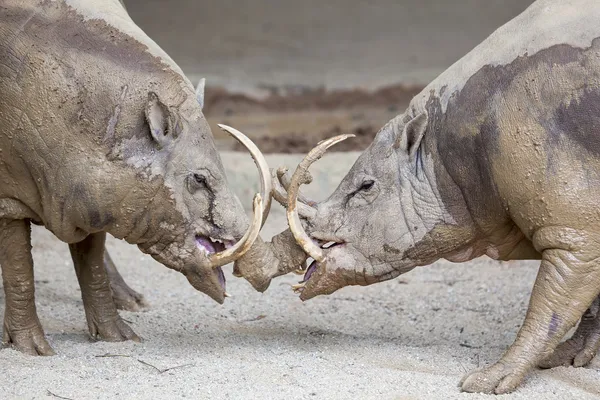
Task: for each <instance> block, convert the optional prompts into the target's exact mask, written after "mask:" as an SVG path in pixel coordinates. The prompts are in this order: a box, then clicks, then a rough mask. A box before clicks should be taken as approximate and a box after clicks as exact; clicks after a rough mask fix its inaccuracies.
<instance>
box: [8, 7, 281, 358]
mask: <svg viewBox="0 0 600 400" xmlns="http://www.w3.org/2000/svg"><path fill="white" fill-rule="evenodd" d="M0 60H1V62H0V265H1V268H2V278H3V286H4V292H5V295H6V296H5V303H6V304H5V307H6V308H5V313H4V323H3V342H4V343H5V344H8V345H12V346H14V347H15V348H17V349H19V350H21V351H24V352H26V353H29V354H41V355H49V354H53V350H52V348H51V347H50V345H49V343H48V342H47V339H46V338H45V335H44V332H43V329H42V326H41V324H40V321H39V319H38V316H37V313H36V307H35V298H34V279H33V260H32V257H31V223H34V224H40V225H44V226H45V227H46V228H47V229H49V230H50V231H52V232H53V233H54V234H55V235H56V236H57V237H58V238H59V239H60V240H62V241H63V242H66V243H68V244H69V249H70V251H71V255H72V258H73V262H74V265H75V271H76V276H77V279H78V281H79V284H80V287H81V292H82V298H83V304H84V309H85V314H86V318H87V322H88V327H89V332H90V334H91V336H92V337H93V338H99V339H103V340H111V341H119V340H126V339H134V340H138V339H139V338H138V336H137V335H136V334H135V333H134V332H133V331H132V330H131V328H130V327H129V326H128V325H127V323H126V322H125V321H123V320H122V319H121V318H120V317H119V314H118V312H117V306H118V307H119V308H127V309H137V308H139V307H141V306H143V305H144V303H143V299H142V298H141V296H140V295H138V294H137V293H135V292H134V291H132V290H131V289H130V288H129V287H128V286H127V285H126V284H125V282H124V281H123V279H122V277H121V276H120V274H119V272H118V270H117V269H116V267H115V265H114V263H113V261H112V259H111V258H110V255H109V254H108V253H107V252H106V249H105V237H106V234H107V233H109V234H111V235H113V236H114V237H116V238H119V239H124V240H126V241H127V242H129V243H132V244H136V245H138V247H139V248H140V249H141V250H142V251H143V252H145V253H147V254H150V255H151V256H152V257H154V258H155V259H156V260H158V261H159V262H161V263H162V264H164V265H166V266H167V267H169V268H172V269H175V270H177V271H180V272H181V273H183V274H184V275H185V276H186V277H187V279H188V280H189V282H190V283H191V284H192V285H193V286H194V287H195V288H196V289H198V290H200V291H202V292H204V293H206V294H207V295H208V296H210V297H211V298H212V299H214V300H215V301H217V302H219V303H222V302H223V301H224V299H225V297H226V295H227V294H226V292H225V277H224V275H223V271H222V270H221V266H222V265H225V264H227V263H230V262H232V261H234V260H235V259H237V258H238V257H240V256H241V255H243V254H244V253H245V252H246V251H248V250H249V249H250V248H251V246H252V245H253V243H254V241H255V240H256V238H257V236H258V234H259V231H260V228H261V226H262V224H263V223H264V220H265V218H266V216H267V214H268V211H269V207H270V201H271V197H270V196H271V195H270V192H271V177H270V174H269V169H268V166H267V164H266V162H265V160H264V157H263V156H262V154H261V153H260V151H258V149H257V148H256V146H254V144H253V143H252V142H250V140H249V139H248V138H246V137H245V136H244V135H243V134H241V133H240V132H238V131H236V130H235V129H233V128H229V127H227V126H221V127H222V128H223V129H224V130H226V131H228V132H229V133H231V134H232V135H233V136H234V137H235V138H236V139H237V140H239V141H240V142H241V143H242V144H244V145H245V146H246V147H247V148H248V150H249V151H250V153H251V155H252V157H253V158H254V159H255V162H256V164H257V166H258V167H259V175H260V176H261V193H260V194H257V195H256V196H255V199H254V203H253V207H254V216H253V218H252V220H248V217H247V216H246V214H245V212H244V209H243V207H242V205H241V203H240V202H239V200H238V199H237V197H236V196H235V195H234V194H233V192H232V191H231V190H230V188H229V187H228V184H227V179H226V176H225V171H224V168H223V165H222V162H221V159H220V157H219V154H218V153H217V151H216V149H215V145H214V140H213V136H212V132H211V130H210V128H209V125H208V123H207V122H206V119H205V118H204V115H203V113H202V107H201V105H202V103H203V98H202V97H203V90H202V88H203V85H204V81H202V82H201V85H200V87H199V90H197V91H196V90H195V89H194V87H193V86H192V84H191V82H190V81H189V80H188V79H187V78H186V77H185V76H184V74H183V73H182V71H181V70H180V68H179V67H178V66H177V65H176V64H175V63H174V62H173V60H172V59H171V58H170V57H169V56H168V55H167V54H166V53H165V52H164V51H163V50H162V49H161V48H160V47H159V46H158V45H156V43H154V42H153V41H152V40H151V39H150V38H149V37H148V36H147V35H146V34H145V33H144V32H143V31H142V30H141V29H140V28H138V27H137V26H136V25H135V23H134V22H133V21H132V20H131V18H130V17H129V15H128V14H127V12H126V11H125V9H124V8H123V5H122V3H121V2H120V0H102V1H101V0H97V1H93V0H92V1H84V0H57V1H38V0H5V1H3V2H2V3H1V4H0ZM257 245H258V246H264V245H263V244H262V242H260V243H258V244H257ZM115 302H116V303H115Z"/></svg>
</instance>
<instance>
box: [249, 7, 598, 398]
mask: <svg viewBox="0 0 600 400" xmlns="http://www.w3.org/2000/svg"><path fill="white" fill-rule="evenodd" d="M598 21H600V3H599V2H597V1H593V0H566V1H565V0H539V1H537V2H535V3H534V4H532V5H531V6H530V7H529V8H527V9H526V10H525V11H524V12H523V13H522V14H520V15H519V16H517V17H516V18H514V19H513V20H512V21H510V22H508V23H507V24H506V25H504V26H502V27H500V28H499V29H498V30H497V31H495V32H494V33H493V34H492V35H490V36H489V37H488V38H487V39H486V40H485V41H484V42H482V43H481V44H480V45H479V46H477V47H476V48H475V49H473V50H472V51H471V52H469V53H468V54H467V55H466V56H464V57H463V58H462V59H460V60H459V61H457V62H456V63H455V64H454V65H452V66H451V67H450V68H448V69H447V70H446V71H445V72H443V73H442V74H441V75H440V76H439V77H438V78H437V79H435V80H434V81H433V82H431V84H429V85H428V86H427V87H426V88H425V89H424V90H423V91H422V92H421V93H420V94H419V95H417V96H416V97H415V98H414V99H413V100H412V101H411V103H410V105H409V106H408V108H407V109H406V111H405V112H404V113H403V114H401V115H398V116H397V117H396V118H394V119H393V120H391V121H390V122H389V123H387V124H386V125H385V126H384V127H383V128H382V129H381V130H380V131H379V132H378V134H377V136H376V138H375V140H374V141H373V143H372V144H371V145H370V147H369V148H368V149H367V150H366V151H365V152H364V153H363V154H362V155H361V156H360V157H359V158H358V160H357V161H356V163H355V164H354V165H353V167H352V168H351V170H350V172H349V173H348V174H347V175H346V177H345V178H344V179H343V180H342V182H341V183H340V185H339V186H338V188H337V189H336V190H335V191H334V192H333V194H332V195H331V196H330V197H329V198H328V199H327V200H325V201H323V202H320V203H314V202H309V201H307V200H306V199H304V200H303V199H301V198H299V196H300V195H299V194H298V189H299V186H300V185H301V184H303V183H306V182H309V181H310V175H309V173H308V167H309V166H310V164H311V163H312V162H314V161H315V160H317V159H318V158H319V157H320V156H321V155H322V154H323V153H324V152H325V150H326V148H327V147H328V146H329V145H332V144H333V142H334V141H336V140H341V139H344V137H339V138H335V139H333V140H331V141H326V142H323V143H321V144H320V145H318V146H317V148H315V149H314V150H313V151H312V152H311V153H310V154H309V156H308V157H307V158H306V159H305V160H304V161H303V162H302V163H301V164H300V166H299V167H298V168H297V169H296V171H295V172H294V174H293V176H292V177H291V179H290V178H289V175H286V174H285V173H284V172H285V171H284V170H281V171H279V172H278V173H277V176H276V178H278V179H276V181H275V185H276V186H275V189H276V192H275V193H274V195H276V196H275V198H276V199H277V200H278V201H280V202H281V203H282V204H283V205H284V206H286V207H288V221H289V223H290V228H291V235H290V231H285V232H284V233H282V234H281V235H280V236H278V237H277V239H278V240H281V239H282V238H283V237H284V236H286V237H288V238H289V237H290V236H293V237H294V238H295V239H296V241H297V243H298V244H299V245H300V246H301V247H302V248H304V250H305V253H306V256H308V255H310V256H311V257H312V258H313V259H314V260H315V261H314V262H313V263H312V264H311V265H310V266H309V267H308V269H307V270H306V274H305V276H304V282H302V283H301V284H300V285H298V286H297V287H296V290H297V291H298V292H299V293H300V298H301V299H303V300H308V299H310V298H313V297H315V296H317V295H323V294H331V293H333V292H335V291H336V290H338V289H340V288H342V287H344V286H348V285H370V284H373V283H377V282H381V281H385V280H388V279H392V278H395V277H397V276H398V275H400V274H403V273H405V272H408V271H410V270H412V269H413V268H415V267H418V266H424V265H428V264H431V263H433V262H434V261H436V260H438V259H440V258H444V259H447V260H450V261H454V262H464V261H468V260H471V259H473V258H475V257H479V256H482V255H487V256H489V257H491V258H493V259H497V260H523V259H540V260H541V264H540V268H539V272H538V276H537V279H536V281H535V284H534V287H533V291H532V294H531V299H530V303H529V309H528V311H527V315H526V317H525V320H524V322H523V325H522V327H521V329H520V331H519V333H518V335H517V337H516V339H515V341H514V343H513V344H512V346H510V348H509V349H508V350H507V351H506V353H505V354H504V355H503V356H502V357H501V359H500V360H498V362H497V363H495V364H493V365H491V366H488V367H485V368H483V369H481V370H478V371H474V372H472V373H470V374H468V375H467V376H466V377H465V378H464V379H463V380H462V381H461V383H460V387H461V388H462V390H463V391H467V392H486V393H507V392H511V391H513V390H515V389H516V388H517V387H518V386H519V385H520V384H521V382H522V381H523V379H524V378H525V376H526V375H527V373H528V372H530V371H531V370H532V369H533V368H535V367H536V366H541V367H553V366H557V365H571V364H572V365H575V366H584V365H586V364H587V363H588V362H589V361H590V360H591V359H592V358H593V357H594V355H595V354H596V352H597V350H598V347H599V345H600V314H599V313H598V295H599V293H600V259H599V257H600V212H599V208H598V199H599V198H600V24H598ZM286 190H287V193H286ZM297 199H299V200H300V201H297ZM272 245H273V246H274V245H275V242H273V244H272ZM278 246H279V247H281V245H278ZM285 246H288V247H292V246H293V243H290V242H289V241H287V242H285ZM327 246H329V247H327ZM326 247H327V248H326ZM301 262H302V260H300V261H297V262H296V265H292V263H290V265H289V266H288V270H287V272H289V271H291V270H292V269H294V268H297V267H298V265H300V264H301ZM246 263H247V264H248V265H245V264H246ZM237 264H238V269H240V270H244V269H248V268H251V266H250V264H251V262H250V260H246V259H245V258H240V259H239V260H238V261H237ZM242 264H244V265H242ZM253 268H254V270H253V272H252V274H249V276H250V279H253V280H255V281H256V280H261V281H263V282H268V280H269V278H271V277H273V276H276V275H280V274H281V273H284V272H286V271H276V273H275V272H274V271H273V270H272V269H268V268H263V269H262V270H261V268H260V265H259V264H258V263H257V262H256V261H255V264H254V266H253ZM265 284H266V283H265ZM580 319H581V322H580V324H579V326H578V328H577V330H576V332H575V334H574V335H573V337H572V338H570V339H569V340H567V341H566V342H564V343H561V344H559V343H560V342H561V339H563V337H564V336H565V335H566V334H567V332H568V331H569V330H570V329H571V328H572V327H573V326H575V325H576V324H577V322H578V321H580Z"/></svg>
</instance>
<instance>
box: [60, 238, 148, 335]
mask: <svg viewBox="0 0 600 400" xmlns="http://www.w3.org/2000/svg"><path fill="white" fill-rule="evenodd" d="M105 240H106V234H105V233H104V232H100V233H94V234H91V235H89V236H88V237H86V238H85V239H84V240H82V241H81V242H79V243H75V244H70V245H69V249H70V250H71V257H72V258H73V263H74V264H75V272H76V273H77V279H78V280H79V286H80V288H81V296H82V298H83V308H84V309H85V316H86V319H87V323H88V328H89V330H90V335H91V336H92V338H94V339H96V338H98V337H100V338H102V339H104V340H107V341H123V340H127V339H131V340H135V341H139V340H140V338H139V337H138V336H137V335H136V334H135V333H134V332H133V330H132V329H131V328H130V327H129V325H127V324H126V323H125V322H124V321H123V320H122V319H121V317H120V316H119V314H118V312H117V307H116V305H115V302H114V301H113V298H112V293H111V291H110V285H109V281H108V275H107V273H106V269H105V267H104V242H105Z"/></svg>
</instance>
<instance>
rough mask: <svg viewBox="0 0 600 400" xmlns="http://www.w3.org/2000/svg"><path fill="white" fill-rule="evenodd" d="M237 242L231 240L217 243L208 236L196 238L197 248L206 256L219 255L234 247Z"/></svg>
mask: <svg viewBox="0 0 600 400" xmlns="http://www.w3.org/2000/svg"><path fill="white" fill-rule="evenodd" d="M234 244H235V242H232V241H230V240H224V241H217V240H213V239H211V238H209V237H207V236H196V246H198V248H199V249H200V250H202V251H203V252H204V253H205V254H206V255H210V254H214V253H219V252H221V251H223V250H225V249H228V248H230V247H232V246H233V245H234Z"/></svg>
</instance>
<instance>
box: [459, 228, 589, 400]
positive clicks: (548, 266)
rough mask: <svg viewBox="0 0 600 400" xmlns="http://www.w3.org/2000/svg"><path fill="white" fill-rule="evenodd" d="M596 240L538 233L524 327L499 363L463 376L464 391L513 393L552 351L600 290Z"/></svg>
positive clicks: (572, 233) (554, 230) (568, 233)
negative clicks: (538, 262)
mask: <svg viewBox="0 0 600 400" xmlns="http://www.w3.org/2000/svg"><path fill="white" fill-rule="evenodd" d="M595 243H597V241H596V240H594V239H592V238H590V237H589V236H588V235H586V234H585V233H580V232H575V231H573V230H571V229H559V228H547V229H542V230H540V231H538V233H536V235H534V244H535V246H536V248H537V249H538V250H539V251H540V252H541V253H542V263H541V266H540V270H539V272H538V276H537V278H536V281H535V284H534V286H533V291H532V293H531V299H530V302H529V309H528V310H527V315H526V317H525V321H524V323H523V326H522V327H521V329H520V330H519V333H518V335H517V338H516V340H515V342H514V343H513V344H512V345H511V346H510V348H509V349H508V351H507V352H506V353H505V354H504V355H503V356H502V358H501V359H500V360H499V361H498V362H497V363H496V364H494V365H492V366H490V367H488V368H485V369H483V370H481V371H475V372H473V373H471V374H469V375H467V376H466V377H465V378H464V379H463V381H462V382H461V386H462V390H463V391H465V392H483V393H496V394H502V393H508V392H511V391H513V390H515V389H516V388H517V386H518V385H519V384H520V383H521V382H522V381H523V379H524V378H525V375H526V374H527V373H528V372H529V371H530V370H531V369H533V368H534V367H536V366H537V365H538V364H539V363H540V361H542V360H544V359H545V358H547V357H548V356H549V355H550V354H552V352H553V351H554V349H555V348H556V346H557V345H558V343H559V342H560V340H561V339H562V338H563V336H564V335H565V334H566V333H567V332H568V331H569V329H571V328H572V327H573V326H574V325H575V323H577V321H578V320H579V318H580V317H581V316H582V315H583V313H584V312H585V310H586V309H587V308H588V307H589V306H590V305H591V304H592V302H593V301H594V299H595V298H596V296H597V295H598V293H599V292H600V262H599V259H598V256H597V253H596V252H595V251H597V250H596V249H594V247H595Z"/></svg>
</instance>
